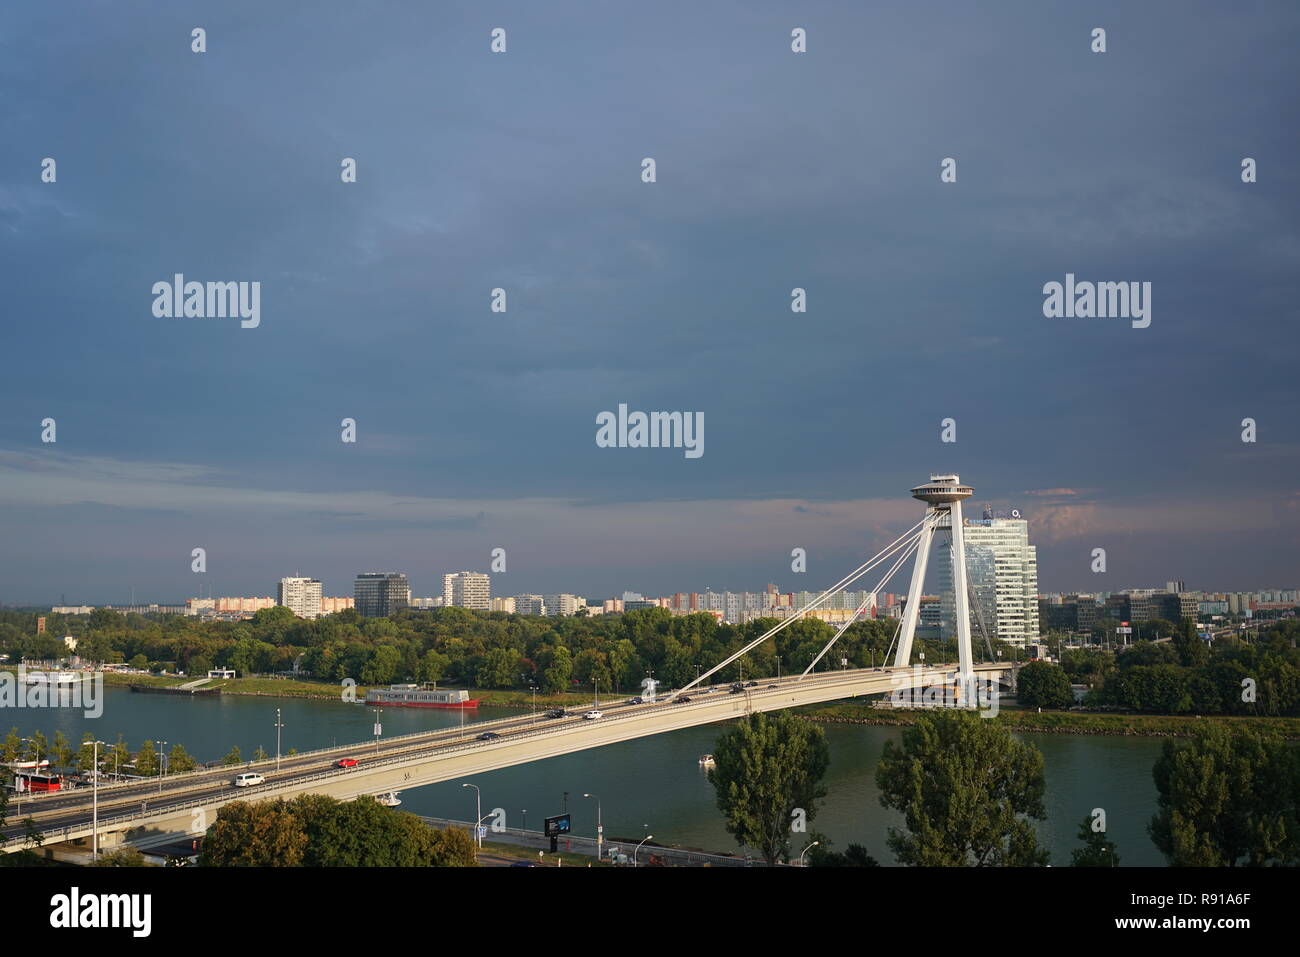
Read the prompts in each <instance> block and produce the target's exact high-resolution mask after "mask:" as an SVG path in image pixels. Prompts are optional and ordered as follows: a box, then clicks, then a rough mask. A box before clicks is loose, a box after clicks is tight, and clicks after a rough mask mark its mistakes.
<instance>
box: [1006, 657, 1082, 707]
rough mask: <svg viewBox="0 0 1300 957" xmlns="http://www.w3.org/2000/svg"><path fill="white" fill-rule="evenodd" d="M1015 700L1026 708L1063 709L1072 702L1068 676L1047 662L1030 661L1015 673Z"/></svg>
mask: <svg viewBox="0 0 1300 957" xmlns="http://www.w3.org/2000/svg"><path fill="white" fill-rule="evenodd" d="M1016 700H1017V701H1018V702H1020V704H1022V705H1024V706H1025V707H1028V708H1065V707H1068V706H1069V705H1070V704H1071V703H1072V702H1073V701H1074V692H1073V691H1072V690H1071V689H1070V676H1069V675H1067V674H1066V673H1065V669H1064V668H1062V667H1060V666H1059V665H1054V664H1052V663H1051V662H1049V661H1031V662H1029V663H1028V664H1025V665H1021V666H1020V670H1019V671H1017V672H1016Z"/></svg>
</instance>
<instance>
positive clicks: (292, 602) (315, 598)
mask: <svg viewBox="0 0 1300 957" xmlns="http://www.w3.org/2000/svg"><path fill="white" fill-rule="evenodd" d="M275 603H276V604H277V605H283V606H284V607H285V608H288V609H289V610H290V611H291V612H293V613H294V614H295V615H297V616H298V617H299V618H319V617H320V612H321V585H320V582H319V581H317V580H316V579H315V578H281V579H280V585H279V588H278V589H277V591H276V599H275Z"/></svg>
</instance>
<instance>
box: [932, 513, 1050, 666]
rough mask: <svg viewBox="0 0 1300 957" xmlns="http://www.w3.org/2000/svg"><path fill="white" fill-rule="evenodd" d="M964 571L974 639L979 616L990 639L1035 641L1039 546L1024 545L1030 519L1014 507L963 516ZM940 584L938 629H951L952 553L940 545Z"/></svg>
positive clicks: (953, 609) (949, 632)
mask: <svg viewBox="0 0 1300 957" xmlns="http://www.w3.org/2000/svg"><path fill="white" fill-rule="evenodd" d="M962 531H963V537H964V538H965V541H966V571H967V581H968V584H969V586H970V591H971V593H972V594H973V596H974V599H975V600H974V601H973V602H971V603H970V614H971V623H972V624H973V625H975V628H976V629H977V630H976V631H974V632H972V637H973V638H974V639H975V641H977V642H978V641H979V640H980V639H979V636H978V628H979V626H980V623H981V621H982V622H983V625H984V628H985V629H987V632H988V635H989V638H990V639H995V638H1000V639H1001V640H1003V641H1006V642H1010V643H1012V644H1016V645H1023V644H1024V643H1026V642H1030V641H1037V640H1038V634H1039V629H1038V549H1037V548H1035V547H1034V546H1033V545H1030V544H1029V523H1028V522H1027V521H1026V520H1025V519H1024V518H1022V517H1021V515H1020V511H1019V509H1011V510H1010V511H1009V512H1006V513H999V514H995V513H994V512H993V511H992V510H991V509H987V508H986V509H985V510H984V517H983V518H980V519H966V520H965V523H964V525H963V526H962ZM936 558H937V559H938V572H939V584H940V589H941V594H942V596H943V598H942V602H943V610H942V619H943V633H944V634H945V635H953V634H955V633H956V623H957V617H956V604H955V602H954V600H953V595H952V555H951V554H950V549H949V547H947V546H945V547H943V548H941V549H940V552H939V554H938V555H937V556H936Z"/></svg>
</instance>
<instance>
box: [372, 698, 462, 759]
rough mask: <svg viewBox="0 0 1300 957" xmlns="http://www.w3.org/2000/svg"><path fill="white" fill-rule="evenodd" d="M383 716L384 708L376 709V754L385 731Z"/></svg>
mask: <svg viewBox="0 0 1300 957" xmlns="http://www.w3.org/2000/svg"><path fill="white" fill-rule="evenodd" d="M462 714H463V712H462ZM383 716H384V709H383V708H376V709H375V754H378V753H379V736H380V735H381V734H383V733H384V726H383V725H382V724H380V722H379V719H380V718H382V717H383ZM462 720H463V719H462Z"/></svg>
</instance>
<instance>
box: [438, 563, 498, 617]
mask: <svg viewBox="0 0 1300 957" xmlns="http://www.w3.org/2000/svg"><path fill="white" fill-rule="evenodd" d="M442 603H443V605H455V606H456V607H457V608H476V609H478V610H479V611H489V610H490V609H491V607H492V579H491V578H490V577H489V576H488V575H485V574H484V573H483V572H450V573H448V574H446V575H443V576H442Z"/></svg>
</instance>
